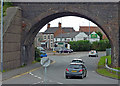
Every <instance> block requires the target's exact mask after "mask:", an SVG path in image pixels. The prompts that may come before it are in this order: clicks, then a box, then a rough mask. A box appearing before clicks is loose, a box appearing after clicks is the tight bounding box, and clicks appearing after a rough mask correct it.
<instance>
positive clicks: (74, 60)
mask: <svg viewBox="0 0 120 86" xmlns="http://www.w3.org/2000/svg"><path fill="white" fill-rule="evenodd" d="M72 63H84V61H83V60H82V59H73V60H72Z"/></svg>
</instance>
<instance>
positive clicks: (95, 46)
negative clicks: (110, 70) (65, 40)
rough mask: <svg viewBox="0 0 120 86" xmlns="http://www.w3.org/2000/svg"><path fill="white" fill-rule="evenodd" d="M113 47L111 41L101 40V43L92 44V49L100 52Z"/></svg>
mask: <svg viewBox="0 0 120 86" xmlns="http://www.w3.org/2000/svg"><path fill="white" fill-rule="evenodd" d="M110 47H111V45H110V43H109V40H100V41H99V42H98V41H96V42H93V43H92V44H91V49H95V50H98V51H105V50H106V49H107V48H110Z"/></svg>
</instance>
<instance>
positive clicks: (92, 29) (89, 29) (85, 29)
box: [79, 26, 107, 39]
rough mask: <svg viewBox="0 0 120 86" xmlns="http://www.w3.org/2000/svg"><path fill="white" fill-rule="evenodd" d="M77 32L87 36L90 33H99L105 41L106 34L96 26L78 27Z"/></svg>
mask: <svg viewBox="0 0 120 86" xmlns="http://www.w3.org/2000/svg"><path fill="white" fill-rule="evenodd" d="M79 32H86V33H87V34H88V33H89V32H90V33H92V32H101V33H102V34H103V39H106V38H107V36H106V34H105V33H104V32H103V31H102V30H101V29H100V28H99V27H97V26H90V27H89V26H79Z"/></svg>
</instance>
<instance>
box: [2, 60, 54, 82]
mask: <svg viewBox="0 0 120 86" xmlns="http://www.w3.org/2000/svg"><path fill="white" fill-rule="evenodd" d="M55 62H56V61H53V62H52V63H51V64H54V63H55ZM41 67H42V66H41ZM41 67H37V68H34V69H32V70H30V71H28V72H25V73H22V74H19V75H16V76H13V77H11V78H9V79H14V78H18V77H20V76H23V75H26V74H28V73H30V72H33V71H35V70H38V69H40V68H41ZM5 80H8V79H5ZM3 81H4V80H3Z"/></svg>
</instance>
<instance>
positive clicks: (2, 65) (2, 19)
mask: <svg viewBox="0 0 120 86" xmlns="http://www.w3.org/2000/svg"><path fill="white" fill-rule="evenodd" d="M1 72H3V0H1Z"/></svg>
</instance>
